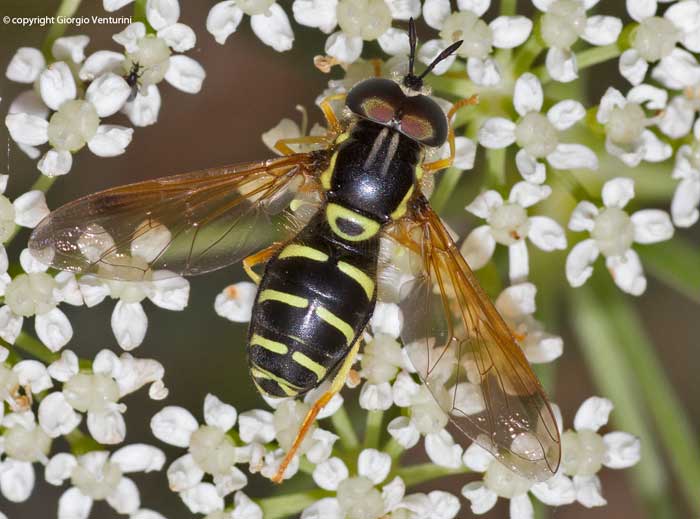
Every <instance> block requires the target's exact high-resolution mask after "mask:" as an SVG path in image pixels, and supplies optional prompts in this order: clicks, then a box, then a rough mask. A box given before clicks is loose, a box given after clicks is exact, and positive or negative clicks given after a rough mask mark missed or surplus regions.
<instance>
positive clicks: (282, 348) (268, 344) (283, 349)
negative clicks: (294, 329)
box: [250, 333, 289, 355]
mask: <svg viewBox="0 0 700 519" xmlns="http://www.w3.org/2000/svg"><path fill="white" fill-rule="evenodd" d="M250 345H251V346H260V347H261V348H265V349H266V350H268V351H271V352H273V353H279V354H280V355H284V354H286V353H287V352H288V351H289V348H287V345H286V344H284V343H281V342H277V341H272V340H270V339H266V338H265V337H263V336H262V335H258V334H257V333H256V334H254V335H253V336H252V337H251V338H250Z"/></svg>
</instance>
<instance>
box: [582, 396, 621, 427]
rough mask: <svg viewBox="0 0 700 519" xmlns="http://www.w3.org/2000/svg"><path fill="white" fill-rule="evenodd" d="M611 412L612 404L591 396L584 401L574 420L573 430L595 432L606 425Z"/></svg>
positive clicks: (606, 400)
mask: <svg viewBox="0 0 700 519" xmlns="http://www.w3.org/2000/svg"><path fill="white" fill-rule="evenodd" d="M612 410H613V403H612V402H611V401H610V400H608V399H607V398H601V397H597V396H592V397H590V398H588V399H586V400H585V401H584V402H583V403H582V404H581V406H580V407H579V409H578V411H576V417H575V418H574V429H576V430H577V431H581V430H583V429H588V430H590V431H597V430H598V429H600V428H601V427H603V426H604V425H605V424H607V423H608V417H609V416H610V412H611V411H612Z"/></svg>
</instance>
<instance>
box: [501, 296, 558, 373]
mask: <svg viewBox="0 0 700 519" xmlns="http://www.w3.org/2000/svg"><path fill="white" fill-rule="evenodd" d="M536 293H537V287H536V286H535V285H533V284H532V283H519V284H517V285H511V286H509V287H508V288H506V289H505V290H503V292H501V294H500V295H499V296H498V298H497V299H496V308H497V309H498V311H499V312H500V313H501V315H502V316H503V318H504V319H505V321H506V323H507V324H508V326H509V327H510V329H511V330H512V331H513V334H514V336H515V338H516V339H517V340H518V343H519V344H520V346H521V347H522V348H523V351H524V352H525V356H526V357H527V360H528V361H529V362H530V363H531V364H539V363H543V362H552V361H553V360H555V359H557V358H559V357H560V356H561V354H562V353H563V351H564V342H563V341H562V338H561V337H558V336H556V335H551V334H549V333H547V332H545V331H544V328H543V325H542V323H540V322H539V321H538V320H537V319H535V317H534V313H535V294H536Z"/></svg>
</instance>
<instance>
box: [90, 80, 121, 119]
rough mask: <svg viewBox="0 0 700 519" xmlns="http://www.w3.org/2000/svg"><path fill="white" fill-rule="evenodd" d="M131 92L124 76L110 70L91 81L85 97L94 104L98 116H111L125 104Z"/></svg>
mask: <svg viewBox="0 0 700 519" xmlns="http://www.w3.org/2000/svg"><path fill="white" fill-rule="evenodd" d="M130 94H131V87H130V86H129V85H128V84H127V82H126V81H125V80H124V78H123V77H121V76H118V75H116V74H114V73H113V72H108V73H106V74H103V75H101V76H99V77H98V78H97V79H95V80H93V81H92V82H91V83H90V86H88V88H87V90H86V91H85V99H86V100H88V101H90V102H91V103H92V104H93V106H94V107H95V110H96V111H97V115H98V116H100V117H109V116H110V115H113V114H115V113H117V112H118V111H119V110H120V109H121V107H122V106H124V103H126V100H127V99H128V98H129V95H130Z"/></svg>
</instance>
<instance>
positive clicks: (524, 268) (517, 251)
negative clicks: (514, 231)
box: [508, 240, 530, 283]
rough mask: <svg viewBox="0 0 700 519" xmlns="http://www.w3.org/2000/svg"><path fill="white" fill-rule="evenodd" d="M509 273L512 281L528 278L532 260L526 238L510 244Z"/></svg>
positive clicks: (516, 281) (517, 281)
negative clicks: (530, 259)
mask: <svg viewBox="0 0 700 519" xmlns="http://www.w3.org/2000/svg"><path fill="white" fill-rule="evenodd" d="M508 273H509V276H510V282H511V283H519V282H521V281H524V280H525V279H527V275H528V274H529V273H530V261H529V258H528V252H527V245H526V244H525V240H520V241H516V242H515V243H514V244H513V245H509V246H508Z"/></svg>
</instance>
